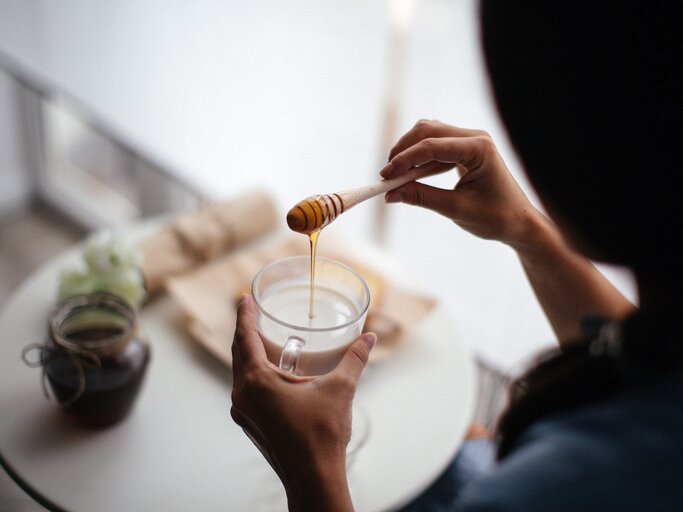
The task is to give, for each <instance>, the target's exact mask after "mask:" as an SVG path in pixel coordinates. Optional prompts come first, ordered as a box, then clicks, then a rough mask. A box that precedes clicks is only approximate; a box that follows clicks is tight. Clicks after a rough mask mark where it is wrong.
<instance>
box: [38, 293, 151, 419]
mask: <svg viewBox="0 0 683 512" xmlns="http://www.w3.org/2000/svg"><path fill="white" fill-rule="evenodd" d="M49 333H50V336H49V341H48V346H47V347H46V348H45V349H44V350H43V351H42V355H41V365H42V366H43V369H44V372H45V377H46V380H47V382H48V383H49V384H50V388H51V389H52V391H53V393H54V396H55V397H56V399H57V401H58V402H59V404H60V406H61V409H62V411H63V412H64V413H65V414H66V415H67V416H68V417H69V418H70V419H71V420H73V421H74V422H76V423H78V424H81V425H88V426H105V425H111V424H113V423H116V422H118V421H119V420H121V419H123V418H124V417H125V416H126V415H127V414H128V412H129V411H130V409H131V407H132V405H133V402H134V401H135V398H136V397H137V395H138V392H139V391H140V385H141V384H142V380H143V377H144V375H145V370H146V369H147V364H148V362H149V358H150V348H149V344H148V343H147V342H146V341H145V340H144V339H143V338H142V336H141V335H140V332H139V330H138V322H137V315H136V313H135V311H134V310H133V308H132V307H131V306H129V305H128V304H127V303H126V302H125V301H124V300H122V299H121V298H119V297H117V296H115V295H112V294H109V293H94V294H88V295H79V296H76V297H73V298H70V299H66V300H65V301H64V302H62V303H60V305H59V306H58V307H57V309H56V310H55V312H54V313H53V315H52V317H51V318H50V321H49Z"/></svg>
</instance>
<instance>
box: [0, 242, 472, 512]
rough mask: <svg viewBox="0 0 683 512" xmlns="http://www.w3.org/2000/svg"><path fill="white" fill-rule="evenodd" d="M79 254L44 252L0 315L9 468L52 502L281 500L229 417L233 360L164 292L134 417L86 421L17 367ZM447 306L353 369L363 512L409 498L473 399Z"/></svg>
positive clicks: (0, 447)
mask: <svg viewBox="0 0 683 512" xmlns="http://www.w3.org/2000/svg"><path fill="white" fill-rule="evenodd" d="M79 261H80V253H79V248H78V247H74V248H72V249H71V250H69V251H67V252H66V253H64V254H62V255H59V256H56V257H55V258H53V260H52V261H50V262H49V263H47V264H46V265H44V266H43V267H42V268H40V269H39V270H38V271H37V272H35V273H34V274H33V275H32V276H31V277H30V278H28V279H27V280H26V281H25V282H24V283H23V285H22V286H21V287H20V288H19V289H18V290H17V291H16V292H15V293H14V295H13V296H12V297H11V299H10V300H9V301H8V303H7V305H6V307H5V309H4V311H3V313H2V315H1V316H0V410H1V411H2V414H1V415H0V456H1V457H0V461H2V463H3V465H4V466H5V467H6V469H7V470H8V472H9V473H10V474H11V475H12V477H13V478H14V479H15V480H16V481H17V483H19V485H21V486H22V487H23V488H24V489H25V490H26V491H27V492H29V493H30V494H31V495H32V496H33V497H34V499H36V500H37V501H39V502H41V503H42V504H43V505H45V506H46V507H48V508H49V509H52V510H65V511H69V512H90V511H93V510H97V511H98V512H107V511H121V510H130V511H136V512H145V511H149V512H158V511H160V510H164V511H168V512H172V511H182V512H186V511H188V510H201V511H203V512H210V511H221V512H223V511H226V510H231V511H232V510H234V511H242V510H243V511H247V510H249V511H258V510H262V511H266V510H273V511H274V510H283V507H285V498H284V492H283V490H282V488H281V486H280V485H279V483H278V481H277V479H276V477H275V475H274V473H273V472H272V470H271V469H270V467H269V466H268V465H267V463H266V462H265V460H264V459H263V457H262V456H261V454H260V453H259V452H258V450H257V449H256V448H255V447H254V446H253V445H252V444H251V442H250V441H249V440H248V438H247V437H246V436H245V434H244V433H243V432H242V430H241V429H240V428H239V427H237V426H236V425H235V424H234V423H233V422H232V420H231V418H230V414H229V410H230V387H231V381H232V377H231V373H230V370H228V369H227V368H226V367H225V366H224V365H222V364H221V363H219V362H217V361H216V360H215V359H214V358H213V357H212V356H210V355H209V354H208V353H206V352H205V351H204V349H203V348H201V347H200V346H199V345H198V344H196V343H195V342H194V341H192V340H191V339H190V338H189V336H188V335H187V334H185V331H184V329H183V324H182V318H181V314H180V311H179V310H178V309H177V307H176V306H175V304H174V303H173V302H172V301H171V300H170V298H168V297H166V296H161V297H158V298H156V299H154V300H153V301H152V302H150V303H149V304H148V305H146V306H145V307H144V309H143V311H142V313H141V323H142V326H143V328H144V330H145V332H146V334H147V336H148V337H149V339H150V342H151V345H152V359H151V363H150V366H149V367H148V371H147V375H146V377H145V382H144V383H143V387H142V390H141V394H140V396H139V397H138V400H137V402H136V403H135V405H134V409H133V411H132V413H131V414H130V416H128V417H127V418H126V419H125V420H124V421H123V422H121V423H119V424H117V425H115V426H113V427H110V428H107V429H102V430H88V429H84V428H80V427H76V426H74V425H72V424H70V423H68V422H67V421H66V420H65V419H64V418H63V417H62V416H61V415H60V414H59V412H58V410H57V406H56V405H55V404H54V403H52V402H49V401H48V400H46V398H45V396H44V395H43V393H42V390H41V384H40V379H41V375H40V370H37V369H32V368H29V367H27V366H26V365H24V363H23V362H22V360H21V351H22V348H23V347H25V346H26V345H28V344H29V343H36V342H41V341H43V340H44V339H45V336H46V319H47V316H48V313H49V311H50V309H51V307H52V305H53V301H54V298H55V292H56V287H57V279H58V274H59V271H60V270H61V269H63V268H66V267H73V266H75V265H77V264H78V262H79ZM445 311H446V308H443V307H437V308H436V309H435V311H434V312H433V313H432V314H431V315H430V316H429V317H428V318H427V319H426V320H425V321H424V322H423V323H422V324H421V325H420V326H419V327H418V328H417V329H416V330H415V332H414V333H413V334H412V335H411V337H410V339H409V340H407V341H406V342H405V343H403V344H401V346H400V347H399V348H398V349H396V350H395V352H394V353H393V355H392V357H390V358H387V359H385V360H382V361H380V362H377V363H375V364H372V365H370V366H369V367H368V368H367V369H366V371H365V373H364V375H363V376H362V378H361V382H360V385H359V388H358V392H357V396H356V402H357V403H358V404H360V405H361V406H362V408H363V409H364V410H365V411H366V412H367V414H368V416H369V426H370V434H369V438H368V440H367V441H366V443H365V444H364V445H363V446H362V448H361V449H360V451H359V452H358V454H357V455H356V457H355V458H354V459H353V462H352V463H351V465H350V467H349V469H348V479H349V485H350V488H351V494H352V497H353V501H354V504H355V506H356V509H357V510H359V511H363V512H365V511H369V512H370V511H380V510H392V509H394V508H396V507H398V506H400V505H402V504H404V503H406V502H408V501H409V500H410V499H412V498H413V497H415V496H416V495H418V494H419V493H420V492H421V491H423V490H424V489H425V488H426V487H427V486H428V485H429V484H430V483H431V482H432V481H433V480H434V479H435V478H436V477H437V476H438V475H439V474H440V472H441V471H442V470H443V469H444V467H445V466H446V465H447V464H448V462H449V461H450V460H451V458H452V457H453V455H454V454H455V452H456V450H457V449H458V447H459V446H460V443H461V441H462V438H463V435H464V433H465V430H466V428H467V426H468V424H469V422H470V420H471V417H472V413H473V408H474V396H475V389H474V387H475V378H474V365H473V364H472V362H471V358H470V356H469V354H468V351H467V349H466V348H465V346H464V344H463V343H462V342H461V340H460V339H459V338H458V335H457V332H456V330H455V329H454V328H453V326H452V325H451V324H450V323H449V320H448V317H447V315H446V313H445ZM230 342H231V340H226V343H230Z"/></svg>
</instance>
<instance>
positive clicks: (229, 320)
mask: <svg viewBox="0 0 683 512" xmlns="http://www.w3.org/2000/svg"><path fill="white" fill-rule="evenodd" d="M327 231H329V230H327ZM327 231H323V233H322V234H321V236H320V245H319V247H318V253H319V255H320V256H324V257H327V258H331V259H334V260H337V261H340V262H342V263H344V264H346V265H347V266H349V267H351V268H353V269H354V270H355V271H356V272H358V273H359V274H361V275H362V276H363V278H364V279H365V281H366V282H367V284H368V287H369V288H370V296H371V301H370V307H369V311H368V317H367V320H366V323H365V327H364V330H370V331H374V332H375V333H377V336H378V342H377V345H376V346H375V348H374V349H373V351H372V353H371V356H370V361H371V362H372V361H378V360H380V359H382V358H384V357H386V356H388V355H389V354H390V353H391V352H392V351H393V350H394V349H395V348H396V347H397V346H398V345H399V344H400V342H401V341H402V340H404V339H405V338H406V336H407V335H408V334H409V333H410V331H411V330H412V329H413V328H414V327H415V326H416V325H417V324H418V323H419V322H420V321H421V320H422V319H423V318H425V317H426V316H427V314H428V313H429V312H430V311H431V310H432V308H433V307H434V304H435V302H434V300H433V299H431V298H429V297H425V296H423V295H420V294H417V293H413V292H410V291H407V290H405V289H402V288H401V287H399V286H397V285H395V284H394V283H392V282H391V281H390V280H388V279H387V278H386V277H385V276H383V275H382V273H381V272H379V271H378V270H375V269H374V268H370V265H369V263H368V262H366V261H360V259H359V258H357V257H356V256H354V254H353V253H352V252H350V251H349V250H348V249H343V248H348V247H349V244H348V243H347V242H339V241H338V240H336V239H335V238H334V235H333V233H331V232H330V233H328V232H327ZM308 251H309V248H308V239H307V238H306V237H304V236H301V235H295V234H290V233H287V234H279V233H275V234H273V235H271V236H268V237H266V238H265V239H262V240H260V241H258V242H255V243H252V244H249V245H248V246H244V247H241V248H237V249H235V250H233V251H231V252H230V253H229V254H227V255H225V256H222V257H220V258H218V259H215V260H214V261H212V262H210V263H207V264H205V265H203V266H201V267H199V268H197V269H195V270H193V271H191V272H188V273H185V274H183V275H179V276H175V277H171V278H169V279H167V281H166V289H167V290H168V292H169V293H170V295H171V296H172V297H173V299H174V300H175V301H176V303H177V304H178V305H179V307H180V309H181V310H182V311H183V312H184V313H185V317H186V326H187V330H188V332H189V333H190V335H191V336H192V337H193V338H194V339H195V340H196V341H198V342H199V343H200V344H201V345H203V346H204V347H205V348H206V349H208V350H209V351H210V352H211V353H212V354H213V355H215V356H216V357H217V358H218V359H219V360H221V361H223V362H224V363H225V364H227V365H230V364H231V363H232V357H231V351H230V346H231V343H232V337H233V334H234V329H235V320H236V311H235V309H236V308H235V306H236V302H237V301H238V300H239V298H240V296H241V295H242V294H243V293H248V292H249V291H250V287H251V281H252V279H253V278H254V276H255V275H256V273H257V272H258V271H259V270H260V269H261V268H262V267H263V266H264V265H266V264H267V263H269V262H270V261H272V260H274V259H278V258H282V257H285V256H294V255H303V254H308V253H309V252H308Z"/></svg>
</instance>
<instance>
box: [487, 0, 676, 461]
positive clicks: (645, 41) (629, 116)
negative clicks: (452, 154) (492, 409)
mask: <svg viewBox="0 0 683 512" xmlns="http://www.w3.org/2000/svg"><path fill="white" fill-rule="evenodd" d="M678 10H679V5H678V3H677V2H666V1H656V2H647V1H629V0H624V1H621V2H600V1H597V2H596V1H590V2H588V1H583V2H581V1H578V2H529V1H526V2H525V1H521V2H520V1H510V0H483V1H482V4H481V20H482V40H483V47H484V52H485V55H486V61H487V66H488V71H489V75H490V78H491V82H492V86H493V92H494V96H495V100H496V104H497V106H498V110H499V112H500V115H501V117H502V119H503V122H504V123H505V125H506V127H507V129H508V133H509V136H510V139H511V141H512V144H513V146H514V147H515V149H516V151H517V152H518V154H519V156H520V159H521V161H522V162H523V164H524V167H525V171H526V173H527V175H528V177H529V179H530V181H531V183H532V184H533V186H534V187H535V188H536V190H537V191H538V193H539V196H540V198H541V200H542V201H543V203H544V205H545V206H546V208H547V209H548V211H549V213H550V214H551V216H552V217H553V218H554V219H555V220H556V221H558V224H559V225H560V227H561V228H562V229H563V231H564V232H565V234H566V235H569V240H570V241H577V240H578V242H579V243H580V244H581V245H580V246H579V247H578V248H579V249H581V250H582V251H583V252H584V253H585V254H586V255H587V256H589V257H591V258H594V259H598V260H602V261H608V262H613V263H619V264H625V265H628V266H630V267H632V268H633V269H634V270H635V272H636V274H637V276H638V278H639V281H647V282H648V283H650V284H653V286H655V287H663V286H669V287H670V289H676V287H680V285H681V283H682V282H683V279H682V276H683V269H682V268H680V267H683V265H679V261H678V259H679V257H678V254H677V253H676V251H675V249H674V245H675V240H677V239H680V237H681V234H682V233H683V229H682V228H683V222H682V219H683V215H682V213H681V211H682V208H681V207H680V202H681V201H680V198H679V197H680V195H681V193H680V189H679V187H678V186H677V184H678V182H679V181H680V180H679V177H678V174H680V170H679V167H680V162H679V160H680V157H679V150H678V147H679V146H680V144H681V141H680V140H679V139H680V133H681V127H682V126H683V115H682V108H683V102H682V101H681V99H682V98H681V90H682V84H681V65H680V59H681V47H682V46H683V45H681V36H682V34H683V26H681V18H680V16H679V14H678ZM667 281H674V283H667ZM664 306H666V304H665V305H664ZM670 312H671V311H670V310H666V308H664V309H662V310H660V311H654V312H648V319H647V321H645V320H643V318H645V317H644V316H643V315H642V314H639V315H636V316H634V317H632V318H631V319H629V320H628V321H626V322H625V323H624V325H623V333H624V334H623V336H624V343H623V350H620V351H619V354H610V355H606V354H601V355H596V354H595V353H593V354H592V353H591V347H595V346H596V345H595V343H594V341H595V338H591V337H588V338H586V339H583V340H577V341H576V342H575V343H568V344H566V345H565V346H563V347H561V348H560V349H558V350H556V351H554V352H552V353H549V354H546V355H544V356H543V357H542V358H541V360H540V361H539V362H538V364H537V365H535V366H534V367H533V368H532V369H531V370H529V371H528V372H527V373H526V375H524V376H522V377H521V378H520V379H518V380H517V381H516V382H515V383H514V384H513V387H512V393H511V401H510V405H509V407H508V410H507V411H506V412H505V413H504V415H503V416H502V417H501V419H500V421H499V425H498V432H499V438H500V441H501V443H500V448H499V456H503V455H505V453H507V452H508V451H509V449H510V447H511V446H512V445H513V444H514V441H515V439H516V438H517V437H518V436H519V434H520V433H521V432H522V431H523V430H524V429H525V428H526V427H527V426H528V425H529V424H530V423H532V422H533V421H535V420H536V419H538V418H540V417H542V416H545V415H548V414H551V413H553V412H556V411H558V410H561V409H566V408H571V407H574V406H578V405H579V404H583V403H586V402H589V401H591V400H596V399H598V398H600V397H604V396H606V395H609V394H610V393H614V392H615V391H616V390H618V389H623V388H624V387H625V386H628V385H629V383H632V382H634V381H637V380H639V379H641V378H643V377H645V376H648V375H652V374H653V373H657V372H661V371H663V369H664V368H666V367H668V366H670V365H671V364H674V362H675V361H680V360H681V357H680V348H679V345H678V344H677V343H676V342H675V341H671V343H669V342H666V341H665V340H668V339H669V338H670V337H669V336H668V335H664V334H662V333H661V332H658V326H659V325H662V324H663V322H662V321H661V320H662V318H663V317H664V316H665V315H667V314H669V313H670ZM645 342H647V344H646V343H645ZM598 345H599V344H598ZM645 347H647V348H645ZM593 352H595V350H593ZM671 354H674V355H675V357H673V356H672V355H671Z"/></svg>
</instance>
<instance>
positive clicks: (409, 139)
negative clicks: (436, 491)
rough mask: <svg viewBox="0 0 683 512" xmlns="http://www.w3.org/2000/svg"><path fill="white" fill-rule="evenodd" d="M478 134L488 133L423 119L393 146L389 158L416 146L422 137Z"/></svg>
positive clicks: (471, 135) (470, 135)
mask: <svg viewBox="0 0 683 512" xmlns="http://www.w3.org/2000/svg"><path fill="white" fill-rule="evenodd" d="M478 135H486V132H483V131H481V130H470V129H467V128H459V127H457V126H451V125H447V124H444V123H441V122H439V121H428V120H426V119H421V120H420V121H418V122H417V123H415V126H413V127H412V128H411V129H410V130H408V131H407V132H406V133H405V134H404V135H403V137H401V138H400V139H399V140H398V142H397V143H396V145H395V146H394V147H393V148H391V151H390V152H389V160H391V159H392V158H394V157H395V156H396V155H397V154H399V153H400V152H401V151H403V150H405V149H407V148H409V147H411V146H414V145H415V144H417V143H418V142H420V141H421V140H422V139H427V138H435V137H475V136H478Z"/></svg>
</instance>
